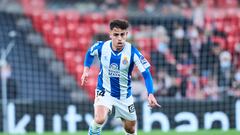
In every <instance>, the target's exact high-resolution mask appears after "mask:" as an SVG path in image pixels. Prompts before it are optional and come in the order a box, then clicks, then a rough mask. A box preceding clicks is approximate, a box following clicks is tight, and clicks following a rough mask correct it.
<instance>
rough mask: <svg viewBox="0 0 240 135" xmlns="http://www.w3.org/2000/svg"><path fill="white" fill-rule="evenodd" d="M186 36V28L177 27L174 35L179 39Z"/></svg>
mask: <svg viewBox="0 0 240 135" xmlns="http://www.w3.org/2000/svg"><path fill="white" fill-rule="evenodd" d="M183 36H184V30H183V29H176V30H175V31H174V37H175V38H177V39H182V38H183Z"/></svg>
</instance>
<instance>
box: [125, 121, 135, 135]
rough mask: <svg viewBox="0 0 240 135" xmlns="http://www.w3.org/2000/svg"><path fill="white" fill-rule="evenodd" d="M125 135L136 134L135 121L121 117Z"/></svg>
mask: <svg viewBox="0 0 240 135" xmlns="http://www.w3.org/2000/svg"><path fill="white" fill-rule="evenodd" d="M122 121H123V128H124V129H125V134H126V135H136V121H130V120H125V119H122Z"/></svg>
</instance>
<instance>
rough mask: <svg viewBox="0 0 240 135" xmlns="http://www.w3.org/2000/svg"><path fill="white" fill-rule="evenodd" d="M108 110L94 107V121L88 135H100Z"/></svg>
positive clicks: (102, 107)
mask: <svg viewBox="0 0 240 135" xmlns="http://www.w3.org/2000/svg"><path fill="white" fill-rule="evenodd" d="M108 112H109V109H108V108H107V107H105V106H102V105H96V106H95V107H94V120H93V122H92V124H91V126H90V127H89V135H100V133H101V129H102V127H103V125H104V122H105V121H106V119H107V117H108Z"/></svg>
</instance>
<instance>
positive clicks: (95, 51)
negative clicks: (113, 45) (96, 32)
mask: <svg viewBox="0 0 240 135" xmlns="http://www.w3.org/2000/svg"><path fill="white" fill-rule="evenodd" d="M103 43H104V42H103V41H98V42H96V43H94V44H93V45H92V46H91V47H90V48H89V50H88V51H89V54H90V55H91V56H98V55H99V54H100V53H101V48H102V45H103Z"/></svg>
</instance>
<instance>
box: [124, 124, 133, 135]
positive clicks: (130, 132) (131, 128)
mask: <svg viewBox="0 0 240 135" xmlns="http://www.w3.org/2000/svg"><path fill="white" fill-rule="evenodd" d="M125 130H126V132H127V133H129V134H134V133H135V127H134V126H133V127H132V126H131V127H125Z"/></svg>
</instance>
